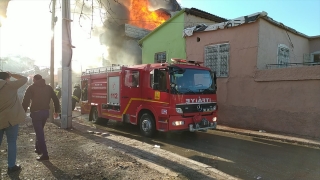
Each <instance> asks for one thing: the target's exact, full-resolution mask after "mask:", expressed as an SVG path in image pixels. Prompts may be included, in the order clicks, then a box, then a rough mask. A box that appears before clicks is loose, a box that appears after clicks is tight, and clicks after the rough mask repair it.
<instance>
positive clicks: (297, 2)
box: [178, 0, 320, 36]
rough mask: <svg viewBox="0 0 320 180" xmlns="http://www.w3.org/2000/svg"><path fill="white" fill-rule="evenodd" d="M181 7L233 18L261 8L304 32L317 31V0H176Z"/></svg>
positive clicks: (319, 25)
mask: <svg viewBox="0 0 320 180" xmlns="http://www.w3.org/2000/svg"><path fill="white" fill-rule="evenodd" d="M178 2H179V3H180V4H181V6H182V7H185V8H191V7H194V8H197V9H200V10H203V11H206V12H208V13H211V14H214V15H217V16H220V17H223V18H226V19H234V18H238V17H241V16H246V15H250V14H253V13H256V12H262V11H265V12H267V13H268V16H269V17H271V18H272V19H274V20H276V21H278V22H281V23H283V24H284V25H286V26H288V27H291V28H293V29H295V30H296V31H299V32H301V33H303V34H306V35H308V36H318V35H320V0H178Z"/></svg>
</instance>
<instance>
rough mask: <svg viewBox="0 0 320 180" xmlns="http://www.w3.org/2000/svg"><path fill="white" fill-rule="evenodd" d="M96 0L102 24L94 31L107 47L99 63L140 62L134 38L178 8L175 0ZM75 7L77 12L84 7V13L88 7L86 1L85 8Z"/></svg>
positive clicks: (140, 51) (154, 26)
mask: <svg viewBox="0 0 320 180" xmlns="http://www.w3.org/2000/svg"><path fill="white" fill-rule="evenodd" d="M98 2H99V3H100V4H99V6H100V7H101V8H102V10H104V13H102V14H103V15H105V16H103V17H102V19H103V27H102V28H101V27H99V28H100V30H99V32H97V33H96V35H97V36H99V40H100V44H101V45H104V46H105V48H106V51H107V53H106V54H107V55H102V64H101V65H102V66H106V65H108V64H128V65H131V64H140V63H142V50H141V48H140V47H139V45H138V41H139V40H140V39H142V38H143V37H145V36H146V35H147V34H148V33H149V32H151V31H152V30H154V29H155V28H156V27H158V26H159V25H161V24H162V23H164V22H165V21H166V20H168V19H169V18H170V17H171V15H172V13H174V12H175V11H179V10H181V7H180V5H179V4H178V3H177V1H176V0H167V1H156V0H118V1H108V0H102V1H98ZM81 3H82V2H81ZM78 7H79V8H78V11H79V10H81V13H83V12H85V10H86V11H87V12H86V13H90V11H91V10H92V9H91V8H90V3H89V4H88V8H87V9H84V8H83V7H81V4H79V5H78ZM80 7H81V8H80ZM93 9H94V8H93ZM99 11H101V9H99ZM92 12H93V11H92ZM92 12H91V13H92ZM98 13H101V12H98ZM83 14H84V13H83ZM100 15H101V14H100ZM89 16H90V15H89ZM94 28H96V27H94ZM97 29H98V28H97ZM101 29H103V30H102V31H101Z"/></svg>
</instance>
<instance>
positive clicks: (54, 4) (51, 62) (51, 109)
mask: <svg viewBox="0 0 320 180" xmlns="http://www.w3.org/2000/svg"><path fill="white" fill-rule="evenodd" d="M51 13H52V14H51V58H50V84H51V87H52V89H54V26H55V24H56V0H52V12H51ZM50 121H51V122H53V103H52V101H51V103H50Z"/></svg>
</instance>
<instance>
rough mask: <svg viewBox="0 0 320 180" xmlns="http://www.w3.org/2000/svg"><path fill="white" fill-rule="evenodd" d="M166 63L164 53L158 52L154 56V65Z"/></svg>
mask: <svg viewBox="0 0 320 180" xmlns="http://www.w3.org/2000/svg"><path fill="white" fill-rule="evenodd" d="M166 61H167V55H166V52H165V51H164V52H158V53H155V54H154V62H155V63H165V62H166Z"/></svg>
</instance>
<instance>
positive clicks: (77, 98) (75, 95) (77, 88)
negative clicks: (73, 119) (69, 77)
mask: <svg viewBox="0 0 320 180" xmlns="http://www.w3.org/2000/svg"><path fill="white" fill-rule="evenodd" d="M74 88H75V89H74V90H73V93H72V111H73V110H74V108H76V103H77V102H79V101H80V98H81V89H80V85H79V84H75V86H74Z"/></svg>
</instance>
